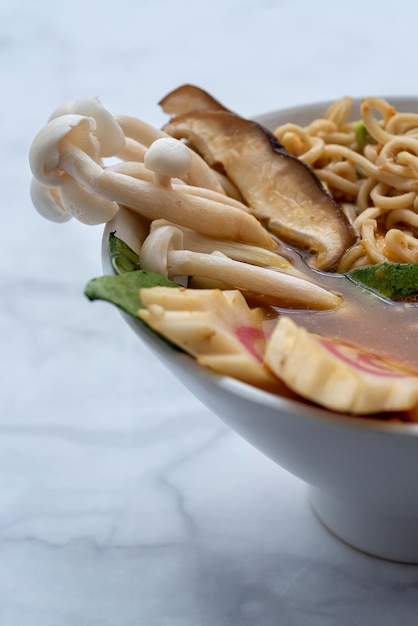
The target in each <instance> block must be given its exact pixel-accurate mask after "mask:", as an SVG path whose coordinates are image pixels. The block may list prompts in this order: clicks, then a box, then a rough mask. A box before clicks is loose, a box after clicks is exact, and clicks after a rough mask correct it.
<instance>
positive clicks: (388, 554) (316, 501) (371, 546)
mask: <svg viewBox="0 0 418 626" xmlns="http://www.w3.org/2000/svg"><path fill="white" fill-rule="evenodd" d="M309 500H310V503H311V505H312V508H313V510H314V512H315V514H316V515H317V517H318V518H319V520H320V521H321V522H322V523H323V524H324V526H325V527H326V528H327V529H328V530H329V531H331V532H332V533H333V534H334V535H335V536H336V537H338V538H339V539H341V540H342V541H344V542H345V543H347V544H349V545H350V546H352V547H353V548H356V549H357V550H361V551H362V552H366V553H367V554H369V555H372V556H376V557H379V558H381V559H386V560H389V561H397V562H400V563H412V564H418V519H404V518H402V517H396V515H393V516H387V515H382V514H380V513H379V512H377V511H375V510H371V509H369V508H367V507H364V506H362V505H361V504H360V505H359V503H358V502H349V501H346V500H341V499H339V498H335V497H334V496H330V495H328V494H326V493H324V492H323V491H321V490H319V489H316V488H314V487H310V488H309Z"/></svg>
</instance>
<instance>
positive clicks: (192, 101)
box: [158, 85, 228, 115]
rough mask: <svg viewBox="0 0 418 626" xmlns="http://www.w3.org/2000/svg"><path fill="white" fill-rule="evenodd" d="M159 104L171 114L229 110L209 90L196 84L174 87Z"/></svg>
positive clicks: (165, 111)
mask: <svg viewBox="0 0 418 626" xmlns="http://www.w3.org/2000/svg"><path fill="white" fill-rule="evenodd" d="M158 104H159V105H160V106H161V108H162V110H163V111H164V113H168V114H169V115H183V114H184V113H189V112H190V111H227V110H228V109H226V108H225V107H224V106H223V104H221V103H220V102H218V100H215V98H214V97H213V96H211V95H210V94H209V93H208V92H207V91H205V90H204V89H201V88H200V87H196V86H195V85H182V86H181V87H177V89H173V91H170V93H169V94H167V95H166V96H165V97H164V98H163V99H162V100H160V102H159V103H158Z"/></svg>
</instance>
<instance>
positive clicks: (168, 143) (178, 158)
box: [144, 137, 192, 178]
mask: <svg viewBox="0 0 418 626" xmlns="http://www.w3.org/2000/svg"><path fill="white" fill-rule="evenodd" d="M144 165H145V167H146V168H147V169H149V170H152V171H153V172H155V173H157V174H162V175H163V176H169V177H170V178H182V177H183V176H185V175H186V174H187V172H188V171H189V170H190V168H191V166H192V155H191V153H190V150H189V148H188V147H187V146H185V145H184V143H183V142H182V141H179V140H178V139H173V138H172V137H161V138H160V139H156V140H155V141H154V142H153V143H152V144H151V145H150V147H149V148H148V150H147V151H146V153H145V157H144Z"/></svg>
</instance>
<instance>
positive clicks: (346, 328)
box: [266, 250, 418, 372]
mask: <svg viewBox="0 0 418 626" xmlns="http://www.w3.org/2000/svg"><path fill="white" fill-rule="evenodd" d="M289 256H291V257H292V260H293V262H294V263H295V265H296V266H297V267H298V269H300V270H302V271H303V272H304V273H305V274H306V278H307V279H308V280H312V281H313V282H316V283H317V284H319V285H321V286H322V287H325V288H326V289H329V290H331V291H334V292H337V293H339V294H341V295H342V298H343V301H342V304H341V305H340V306H339V307H338V308H337V309H334V310H330V311H307V310H292V309H284V308H279V307H275V309H276V311H277V312H278V313H279V314H283V315H288V316H289V317H292V318H293V319H294V321H295V322H296V323H297V324H300V325H301V326H304V327H305V328H306V329H307V330H309V331H311V332H314V333H318V334H319V335H324V336H327V337H333V338H335V339H339V340H342V341H345V342H347V343H351V344H353V345H355V346H357V347H359V348H363V349H365V350H369V351H370V352H373V353H374V354H377V355H379V356H381V357H383V358H385V359H388V360H391V361H394V362H395V363H399V365H402V366H403V367H406V368H408V369H412V370H414V371H417V372H418V304H417V303H411V304H405V303H397V302H389V301H386V300H384V299H383V298H380V297H378V296H376V295H374V294H373V293H371V292H370V291H368V290H366V289H363V288H361V287H359V286H358V285H355V284H354V283H353V282H352V281H350V280H349V279H348V278H347V277H346V276H343V275H341V274H328V273H324V272H318V271H315V270H312V269H310V268H309V267H308V266H307V265H306V263H305V262H304V261H303V260H302V259H301V257H300V256H299V255H297V254H295V253H294V252H293V251H291V250H289ZM271 323H274V322H267V323H266V326H267V331H268V329H269V324H271Z"/></svg>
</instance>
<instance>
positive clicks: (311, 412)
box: [101, 95, 418, 437]
mask: <svg viewBox="0 0 418 626" xmlns="http://www.w3.org/2000/svg"><path fill="white" fill-rule="evenodd" d="M376 97H379V98H384V99H386V100H388V102H390V103H391V104H392V103H393V104H394V105H395V106H396V107H403V106H408V104H409V103H414V104H415V106H416V109H417V113H418V95H416V96H414V95H392V96H391V95H389V96H380V95H378V96H376ZM361 100H362V98H361V97H353V105H356V104H359V103H360V102H361ZM335 101H336V99H335V100H332V99H329V100H318V101H313V102H310V103H301V104H296V105H294V106H287V107H285V108H278V109H273V110H270V111H267V112H264V113H260V114H257V115H254V116H252V117H251V119H254V120H255V121H257V122H259V123H260V124H265V125H266V126H267V127H269V126H270V127H271V125H272V120H274V118H275V117H277V116H282V115H285V116H288V115H289V116H292V115H293V116H294V115H300V114H306V113H309V111H311V110H313V109H317V108H323V109H324V110H325V109H326V108H327V107H328V106H330V105H331V104H332V103H333V102H335ZM121 215H122V213H121V212H120V211H119V212H118V213H117V214H116V216H115V218H114V219H113V220H111V221H110V222H108V223H107V224H105V227H104V230H103V235H102V245H101V260H102V268H103V272H104V274H109V273H110V274H112V273H113V274H114V273H115V270H114V268H113V266H112V263H111V259H110V256H109V252H108V239H109V234H110V233H111V232H113V231H115V230H117V227H116V226H117V220H118V217H119V219H120V218H121ZM119 311H120V314H121V316H122V317H123V318H124V320H125V322H127V323H128V325H129V326H130V327H131V328H132V330H133V331H134V332H135V334H136V335H138V336H139V338H140V339H141V340H142V341H143V342H144V343H146V344H147V346H148V347H149V348H150V349H151V351H155V348H156V350H157V353H159V354H161V355H163V356H164V357H165V358H166V359H167V357H168V360H169V361H173V362H174V361H178V360H181V361H182V367H185V368H186V369H187V370H188V371H189V372H190V373H191V374H192V375H193V376H199V377H200V378H201V379H205V381H206V382H209V383H210V384H211V385H213V386H214V387H215V388H216V387H219V388H220V389H222V390H223V391H226V392H228V393H231V394H233V395H235V396H240V397H241V398H242V397H244V398H246V399H247V400H249V401H251V402H255V403H260V404H262V405H264V406H266V407H269V408H271V409H276V410H278V411H280V410H281V411H283V412H286V413H287V414H290V415H292V416H294V417H302V416H303V417H304V418H305V419H312V420H315V421H320V422H322V423H328V424H329V423H332V424H334V425H335V426H338V427H341V428H344V429H347V430H357V431H359V430H361V431H363V430H367V431H372V432H379V433H381V434H386V435H398V436H403V437H404V436H408V437H411V436H413V437H418V422H401V421H399V422H398V421H396V420H389V419H388V420H387V421H386V420H384V419H381V418H374V417H371V416H363V415H350V414H347V413H339V412H336V411H332V410H328V409H326V408H324V407H321V406H320V405H318V406H315V405H313V404H311V403H309V402H308V401H306V402H304V401H303V400H300V401H298V400H292V399H289V398H284V397H283V396H280V395H279V394H274V393H273V392H269V391H265V390H263V389H260V388H258V387H255V386H253V385H250V384H249V383H245V382H243V381H240V380H238V379H235V378H233V377H232V376H226V375H224V374H219V373H217V372H215V371H212V370H210V369H208V368H205V367H203V366H200V367H198V368H197V367H196V366H195V365H196V361H195V359H194V358H193V357H192V356H190V355H188V354H187V353H186V352H182V351H176V350H174V349H173V348H171V347H170V346H168V344H167V343H166V342H165V341H164V340H163V339H162V338H160V337H159V336H158V335H157V334H156V333H154V332H153V331H151V329H149V328H148V327H147V326H146V325H145V324H144V322H142V321H141V320H140V319H139V318H138V320H135V319H134V318H132V317H130V316H129V315H127V314H126V313H124V312H123V311H122V310H119Z"/></svg>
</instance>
